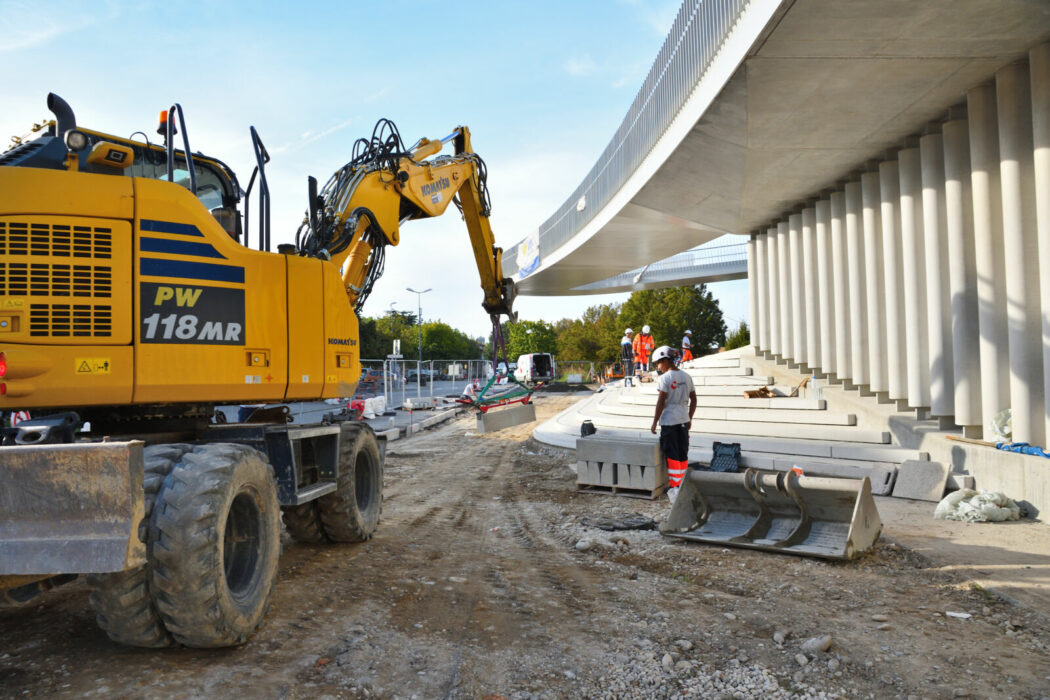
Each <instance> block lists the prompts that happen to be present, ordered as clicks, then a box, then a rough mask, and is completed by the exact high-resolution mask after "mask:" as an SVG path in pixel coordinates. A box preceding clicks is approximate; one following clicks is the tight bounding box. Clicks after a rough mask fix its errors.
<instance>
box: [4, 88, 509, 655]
mask: <svg viewBox="0 0 1050 700" xmlns="http://www.w3.org/2000/svg"><path fill="white" fill-rule="evenodd" d="M48 107H49V109H51V111H52V112H53V113H54V117H55V118H54V119H53V120H49V121H48V122H47V123H45V124H42V125H39V126H37V127H35V130H34V133H33V134H31V135H30V136H29V137H26V138H24V139H16V143H15V145H14V146H13V147H12V148H11V149H9V150H8V151H7V152H6V153H4V154H3V155H0V411H14V410H23V409H28V410H30V411H31V413H32V415H33V416H34V418H33V419H32V420H28V421H23V422H21V423H19V424H18V426H17V427H14V428H6V429H4V434H3V446H2V447H0V591H3V592H5V595H6V597H7V598H8V599H14V600H21V599H25V598H27V597H29V596H31V595H32V594H34V593H35V592H37V591H39V590H41V589H44V588H47V587H49V586H52V585H55V584H57V583H60V582H63V581H65V580H68V579H69V578H70V577H72V576H74V575H80V574H85V575H87V580H88V583H89V585H90V586H91V588H92V593H91V604H92V606H93V607H94V609H95V611H96V612H97V620H98V623H99V624H100V625H101V626H102V628H103V629H104V630H105V631H106V633H107V634H108V635H109V636H110V637H111V638H112V639H114V640H116V641H118V642H121V643H125V644H129V645H135V646H145V647H162V646H166V645H170V644H173V643H180V644H183V645H186V646H191V647H221V646H229V645H233V644H238V643H241V642H243V641H244V640H245V639H247V638H248V636H250V635H251V634H252V632H253V631H254V630H255V629H256V628H257V627H258V626H259V625H260V624H261V622H262V619H263V616H264V614H265V612H266V609H267V607H268V605H269V601H270V597H271V593H272V590H273V587H274V583H275V580H276V571H277V557H278V551H279V534H280V533H279V530H280V522H279V517H280V516H279V515H278V513H281V514H282V515H283V519H284V523H285V526H286V528H287V530H288V532H289V533H290V534H291V535H292V537H294V538H295V539H297V540H299V541H303V542H313V543H320V542H355V541H361V540H366V539H368V538H369V537H371V536H372V533H373V532H374V531H375V529H376V527H377V525H378V522H379V517H380V511H381V505H382V480H383V460H384V455H385V441H384V440H382V439H377V437H376V435H375V434H374V433H373V431H372V430H371V429H370V428H369V427H368V426H367V425H366V424H364V423H361V422H352V421H344V420H340V417H339V416H335V415H333V416H329V417H328V418H327V419H326V420H325V421H324V422H322V423H319V424H314V425H290V424H289V422H288V420H287V419H286V416H287V407H284V406H280V407H278V408H276V409H267V410H263V411H257V412H256V414H255V415H254V416H253V418H252V419H251V420H250V421H249V422H247V423H238V424H222V423H221V422H218V421H216V420H215V417H216V416H218V414H217V413H216V410H215V407H216V405H219V404H231V403H259V404H280V403H282V402H288V401H305V400H318V399H325V398H332V397H345V396H349V395H352V394H353V392H354V389H355V387H356V385H357V382H358V381H359V378H360V376H361V362H360V352H359V348H360V344H359V337H358V322H357V313H358V312H359V311H360V309H361V306H362V304H363V303H364V301H365V299H366V298H367V297H368V294H369V292H370V291H371V289H372V286H373V284H374V283H375V281H376V279H377V278H378V277H379V275H380V274H382V271H383V263H384V258H385V252H386V249H387V248H388V247H389V246H396V245H397V244H398V242H399V241H400V228H401V226H402V224H404V223H405V222H408V221H411V220H413V219H420V218H427V217H434V216H440V215H441V214H443V213H444V212H445V211H446V209H447V208H448V206H449V205H450V204H452V203H454V204H456V206H457V207H458V208H459V209H460V211H461V212H462V215H463V218H464V219H465V221H466V225H467V230H468V233H469V235H470V241H471V245H472V248H473V253H474V259H475V262H476V263H477V268H478V272H479V274H480V278H481V287H482V290H483V293H484V295H483V301H482V306H483V307H484V309H485V311H486V312H487V313H488V314H489V315H490V316H491V318H492V320H493V329H494V333H495V340H496V343H494V345H495V346H496V347H500V345H501V343H500V340H501V335H500V318H501V316H509V317H510V319H511V320H513V319H514V313H513V311H512V306H513V302H514V295H515V287H514V283H513V281H512V280H510V279H507V278H504V277H503V276H502V272H501V270H502V261H501V252H502V251H501V249H500V248H498V247H496V246H495V245H494V241H493V235H492V230H491V228H490V227H489V219H488V217H489V211H490V205H489V195H488V190H487V187H486V171H485V164H484V162H483V161H482V159H481V158H480V157H479V156H478V155H477V154H475V153H474V152H473V150H472V148H471V142H470V131H469V130H468V129H467V128H466V127H458V128H456V129H455V130H453V131H452V133H451V134H449V135H448V136H446V137H445V138H443V139H440V140H427V139H421V140H420V141H418V142H417V143H416V144H415V145H414V146H412V147H407V148H406V147H405V145H404V144H403V142H402V140H401V137H400V134H399V133H398V131H397V129H396V127H395V126H394V124H393V123H392V122H390V121H388V120H381V121H380V122H379V124H377V126H376V129H375V131H374V132H373V134H372V137H371V139H359V140H358V141H357V142H356V143H355V145H354V150H353V155H352V158H351V160H350V162H349V163H347V164H346V165H344V166H343V167H342V168H340V169H339V170H338V171H337V172H336V173H335V174H334V175H333V176H332V177H331V179H330V180H329V181H328V182H327V184H326V185H324V186H323V187H322V188H320V190H318V186H317V182H316V181H315V180H314V179H313V178H310V179H309V180H308V204H307V215H306V217H305V220H304V223H303V225H302V226H301V227H300V229H299V231H298V233H297V235H296V239H295V243H294V244H286V245H279V246H277V249H278V250H277V252H270V217H269V190H268V186H267V179H266V163H267V162H268V161H269V155H268V153H267V151H266V148H265V147H264V145H263V143H262V141H261V139H260V138H259V136H258V133H257V132H256V130H255V129H254V127H252V128H251V136H252V143H253V148H254V154H255V162H256V167H255V171H254V172H253V173H252V176H251V179H250V182H249V186H248V190H247V192H242V190H241V187H240V185H239V183H238V181H237V178H236V177H235V175H234V174H233V172H232V171H231V170H230V169H229V168H228V167H227V166H226V165H224V164H223V163H222V162H221V161H219V160H216V159H214V158H209V157H207V156H204V155H201V154H200V153H193V152H192V151H191V149H190V144H189V138H188V136H187V132H186V125H185V118H184V115H183V111H182V109H181V107H179V106H178V105H173V106H172V108H171V109H170V110H168V111H167V112H165V113H162V121H161V126H160V128H159V129H158V132H159V133H160V134H161V135H162V140H163V142H162V143H150V141H149V139H148V137H147V136H146V135H145V134H144V133H142V132H137V133H138V135H140V136H141V137H142V138H141V140H140V139H133V138H119V137H116V136H111V135H108V134H104V133H101V132H97V131H92V130H90V129H83V128H79V127H78V126H77V125H76V121H75V118H74V115H73V111H72V110H71V109H70V107H69V105H68V104H66V103H65V101H63V100H62V99H61V98H59V97H58V96H56V95H53V94H52V95H49V96H48ZM132 136H135V135H134V134H133V135H132ZM177 141H178V142H180V143H177ZM449 143H451V144H452V151H453V152H452V154H451V155H448V154H441V151H442V150H443V148H444V147H445V146H446V145H447V144H449ZM177 145H181V148H177V147H176V146H177ZM256 188H257V189H258V193H257V198H258V219H259V221H258V223H257V230H258V245H257V248H258V249H253V248H251V247H249V246H248V245H246V244H247V243H248V238H249V231H250V228H249V210H250V205H251V202H250V198H251V196H252V191H253V190H254V189H256ZM242 199H243V218H242V216H241V213H240V210H239V209H238V205H239V203H240V202H241V200H242ZM504 359H505V358H504ZM88 426H90V427H88Z"/></svg>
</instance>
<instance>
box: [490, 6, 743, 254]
mask: <svg viewBox="0 0 1050 700" xmlns="http://www.w3.org/2000/svg"><path fill="white" fill-rule="evenodd" d="M749 2H754V0H685V2H683V3H682V6H681V7H680V8H679V10H678V15H677V16H676V17H675V21H674V24H673V25H672V26H671V31H670V32H669V33H668V35H667V39H665V40H664V44H663V47H662V48H661V49H660V53H659V54H658V55H657V57H656V60H655V61H654V62H653V67H652V68H651V69H650V70H649V75H648V76H647V77H646V79H645V82H643V83H642V87H641V89H640V90H639V91H638V94H637V95H636V96H635V98H634V102H633V103H632V104H631V108H630V109H629V110H628V111H627V116H626V117H624V119H623V122H622V123H621V124H620V127H619V128H618V129H617V130H616V133H615V135H614V136H613V138H612V140H611V141H610V142H609V145H608V146H606V147H605V150H604V151H603V152H602V155H601V156H600V157H599V158H598V162H596V163H595V164H594V167H592V168H591V170H590V172H589V173H587V175H586V177H584V179H583V181H582V182H581V183H580V185H579V186H578V187H577V188H576V190H575V191H573V193H572V194H571V195H570V196H569V198H568V199H566V200H565V203H564V204H562V205H561V206H560V207H559V208H558V209H557V211H555V212H554V214H553V215H552V216H551V217H550V218H548V219H547V220H546V221H545V222H543V224H542V225H541V226H540V232H539V252H540V259H541V261H542V258H543V256H544V255H549V254H550V253H552V252H553V251H555V250H557V249H558V248H559V247H560V246H561V245H562V244H564V243H565V242H566V241H568V240H569V239H570V238H572V236H573V235H575V234H576V232H578V231H579V230H580V229H581V228H583V227H584V226H585V225H586V224H587V223H588V222H589V221H590V220H591V219H593V218H594V216H595V215H596V214H597V213H598V212H599V211H601V210H602V208H603V207H605V205H606V204H608V203H609V200H610V199H611V198H612V197H613V195H615V194H616V192H618V191H619V189H620V188H621V187H622V186H623V184H624V183H625V182H626V181H627V178H628V177H630V175H631V173H633V172H634V171H635V170H636V169H637V168H638V166H639V165H640V164H641V162H642V160H643V159H644V158H645V156H646V155H648V153H649V151H650V150H652V148H653V146H654V145H656V142H657V141H658V140H659V139H660V137H661V136H662V135H663V134H664V132H665V131H666V130H667V127H668V126H669V125H670V123H671V122H672V121H673V120H674V118H675V115H677V114H678V111H679V110H680V109H681V108H682V105H683V104H685V101H686V100H687V99H688V98H689V95H690V94H691V93H692V92H693V90H694V89H695V87H696V84H697V83H698V82H699V80H700V78H701V77H702V76H703V74H704V72H705V71H706V70H707V67H708V66H709V65H710V63H711V61H712V60H713V59H714V57H715V55H716V54H717V53H718V50H719V48H720V47H721V45H722V43H723V42H724V41H725V39H726V37H727V36H728V35H729V33H730V31H731V30H732V28H733V24H734V23H735V22H736V20H737V18H738V17H739V16H740V15H741V13H742V12H743V10H744V8H746V7H747V5H748V3H749ZM517 268H518V265H517V247H516V246H515V247H514V248H513V249H511V250H507V251H506V252H505V253H504V269H505V270H508V271H514V270H517Z"/></svg>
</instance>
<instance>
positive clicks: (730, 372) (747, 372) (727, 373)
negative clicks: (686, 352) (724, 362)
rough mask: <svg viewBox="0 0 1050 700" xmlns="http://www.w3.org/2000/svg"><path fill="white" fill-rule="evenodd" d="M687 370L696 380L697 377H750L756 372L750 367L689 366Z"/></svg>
mask: <svg viewBox="0 0 1050 700" xmlns="http://www.w3.org/2000/svg"><path fill="white" fill-rule="evenodd" d="M685 372H686V374H688V375H689V376H691V377H692V378H693V379H694V380H695V379H696V378H697V377H750V376H751V375H752V374H754V370H752V369H751V368H750V367H688V368H686V369H685Z"/></svg>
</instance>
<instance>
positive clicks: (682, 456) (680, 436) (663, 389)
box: [649, 345, 696, 503]
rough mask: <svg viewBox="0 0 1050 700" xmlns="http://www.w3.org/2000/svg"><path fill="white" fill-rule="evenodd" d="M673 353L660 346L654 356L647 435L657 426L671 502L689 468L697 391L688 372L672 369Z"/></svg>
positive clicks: (664, 346) (672, 350)
mask: <svg viewBox="0 0 1050 700" xmlns="http://www.w3.org/2000/svg"><path fill="white" fill-rule="evenodd" d="M675 355H676V353H675V351H674V349H673V348H669V347H667V346H666V345H662V346H660V347H659V348H657V349H656V352H654V353H653V362H655V363H656V369H657V371H658V372H659V373H660V378H659V379H657V380H656V412H655V414H654V415H653V425H652V427H651V428H650V429H649V430H650V432H653V433H655V432H656V426H657V425H659V426H660V447H661V449H663V451H664V457H666V458H667V477H668V478H667V481H668V484H669V485H670V487H671V488H670V490H669V491H668V492H667V497H668V498H669V499H670V500H671V502H672V503H674V499H675V496H677V495H678V487H679V486H681V485H682V479H684V478H685V472H686V470H687V469H688V468H689V428H690V427H692V425H693V414H694V413H695V412H696V389H694V388H693V378H692V377H690V376H689V373H688V372H685V371H683V370H680V369H678V368H676V367H675V366H674V360H675Z"/></svg>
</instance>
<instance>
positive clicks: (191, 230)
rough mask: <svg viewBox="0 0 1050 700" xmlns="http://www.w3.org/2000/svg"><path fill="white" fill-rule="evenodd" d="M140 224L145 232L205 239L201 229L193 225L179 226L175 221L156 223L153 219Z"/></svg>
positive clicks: (144, 220)
mask: <svg viewBox="0 0 1050 700" xmlns="http://www.w3.org/2000/svg"><path fill="white" fill-rule="evenodd" d="M140 223H141V228H142V230H143V231H154V232H156V233H177V234H179V235H180V236H200V237H202V238H203V237H204V234H203V233H201V232H200V229H198V228H197V227H196V226H194V225H193V224H178V223H175V222H174V221H154V220H153V219H143V220H142V221H141V222H140Z"/></svg>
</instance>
